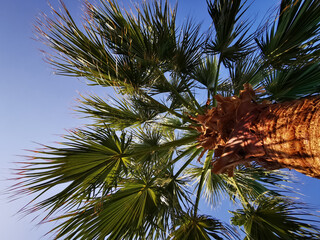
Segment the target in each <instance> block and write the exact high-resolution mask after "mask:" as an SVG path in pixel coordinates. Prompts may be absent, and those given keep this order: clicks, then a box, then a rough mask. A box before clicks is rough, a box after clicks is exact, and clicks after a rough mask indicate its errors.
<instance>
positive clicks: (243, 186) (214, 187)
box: [186, 166, 289, 204]
mask: <svg viewBox="0 0 320 240" xmlns="http://www.w3.org/2000/svg"><path fill="white" fill-rule="evenodd" d="M201 171H202V168H190V169H188V170H187V171H186V173H187V174H188V175H190V177H191V178H192V179H193V180H194V181H195V184H199V179H200V176H201ZM286 179H287V180H286ZM284 181H289V176H288V175H286V174H285V173H282V172H279V171H266V170H264V169H261V168H258V167H250V168H248V167H246V168H244V167H241V166H240V167H239V168H238V169H235V171H234V176H233V177H228V176H227V175H225V174H219V175H217V174H214V173H213V172H212V171H211V169H208V170H207V171H206V174H205V178H204V187H203V196H204V197H205V199H206V200H207V201H208V202H210V203H211V204H218V203H219V202H221V200H222V199H223V198H224V197H225V196H226V195H227V196H229V198H230V199H231V200H233V201H235V200H236V199H239V200H240V201H241V202H243V199H242V198H243V197H244V198H245V199H246V201H249V200H254V199H255V198H257V197H258V196H259V195H261V194H263V193H265V192H269V194H272V195H279V193H280V192H281V191H283V192H285V191H288V190H289V189H288V188H287V187H286V186H285V185H284V184H283V183H281V182H284ZM270 189H273V190H274V191H270ZM239 191H240V192H239ZM244 204H245V203H244Z"/></svg>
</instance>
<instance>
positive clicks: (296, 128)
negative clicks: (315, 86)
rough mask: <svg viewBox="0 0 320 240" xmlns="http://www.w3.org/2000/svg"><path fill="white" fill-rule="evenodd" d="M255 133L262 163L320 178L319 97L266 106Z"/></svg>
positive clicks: (260, 115)
mask: <svg viewBox="0 0 320 240" xmlns="http://www.w3.org/2000/svg"><path fill="white" fill-rule="evenodd" d="M256 129H257V134H258V135H259V139H260V140H261V142H262V145H263V148H264V150H265V153H266V158H265V160H264V161H267V162H276V163H278V164H279V165H280V166H282V167H285V168H290V169H295V170H297V171H298V172H301V173H303V174H306V175H308V176H311V177H315V178H320V98H319V97H312V98H304V99H300V100H294V101H290V102H284V103H280V104H272V105H269V106H268V107H267V108H266V109H264V110H263V111H262V112H261V113H260V114H259V119H258V122H257V124H256Z"/></svg>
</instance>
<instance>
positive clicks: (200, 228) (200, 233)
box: [169, 213, 239, 240]
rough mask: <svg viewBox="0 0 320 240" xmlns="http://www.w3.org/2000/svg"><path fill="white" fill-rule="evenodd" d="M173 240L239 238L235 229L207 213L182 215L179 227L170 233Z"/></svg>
mask: <svg viewBox="0 0 320 240" xmlns="http://www.w3.org/2000/svg"><path fill="white" fill-rule="evenodd" d="M169 239H172V240H193V239H205V240H210V239H217V240H222V239H239V238H238V237H237V233H236V232H235V230H234V229H232V228H231V227H229V226H228V225H226V224H222V223H221V222H220V221H218V220H216V219H214V218H212V217H209V216H205V215H199V216H190V215H189V214H187V213H186V214H185V215H183V216H181V218H180V220H179V222H178V225H177V229H174V230H173V232H172V233H171V234H170V238H169Z"/></svg>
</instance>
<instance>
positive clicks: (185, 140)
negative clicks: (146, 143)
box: [122, 136, 197, 157]
mask: <svg viewBox="0 0 320 240" xmlns="http://www.w3.org/2000/svg"><path fill="white" fill-rule="evenodd" d="M196 138H197V136H189V137H184V138H180V139H178V140H174V141H170V142H166V143H164V144H161V145H157V146H151V147H148V148H144V149H139V151H138V152H135V153H129V154H122V157H136V156H140V155H141V154H146V153H150V152H155V151H161V150H167V149H168V148H173V147H177V146H181V145H186V144H188V143H190V142H193V141H194V140H195V139H196Z"/></svg>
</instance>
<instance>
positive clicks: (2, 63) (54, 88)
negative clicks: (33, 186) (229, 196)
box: [0, 0, 320, 240]
mask: <svg viewBox="0 0 320 240" xmlns="http://www.w3.org/2000/svg"><path fill="white" fill-rule="evenodd" d="M51 2H52V4H53V5H56V2H57V0H51ZM65 2H66V4H67V6H68V7H69V8H70V9H71V10H72V13H73V14H74V16H75V18H80V16H81V1H80V0H66V1H65ZM119 2H121V1H119ZM132 2H135V1H132ZM172 2H174V1H172ZM277 2H279V0H268V1H265V0H257V1H256V2H255V3H253V5H252V6H251V9H250V11H249V12H248V16H249V17H251V18H253V17H256V18H258V19H260V18H261V17H263V16H264V15H265V13H266V11H267V10H268V9H269V8H270V7H271V6H274V4H275V3H277ZM123 6H126V4H125V3H124V4H123ZM41 11H44V12H46V13H49V8H48V5H47V1H46V0H32V1H22V0H10V1H3V2H2V4H1V8H0V70H1V77H0V83H1V85H0V86H1V87H0V91H1V94H0V114H1V118H0V132H1V137H0V149H1V165H0V193H4V192H5V189H6V188H7V187H8V186H9V185H10V184H11V183H12V182H10V181H8V180H7V179H8V178H11V177H12V174H11V173H12V170H11V169H12V168H15V167H17V165H16V164H14V162H18V161H22V160H23V157H21V156H19V155H26V154H27V152H26V151H25V150H24V149H36V148H37V147H38V145H37V144H36V143H35V142H38V143H43V144H49V145H50V144H51V143H53V142H54V141H59V140H61V138H60V137H59V135H61V134H64V133H65V129H71V128H75V127H81V126H82V125H83V124H84V123H85V122H86V120H83V119H79V116H77V115H76V114H75V113H74V111H73V110H72V108H73V106H75V105H76V102H75V99H76V98H77V97H78V94H79V92H80V93H88V92H95V93H98V94H100V95H102V96H105V95H106V94H107V92H106V89H101V88H98V87H87V86H86V85H85V84H84V81H83V80H80V79H75V78H66V77H61V76H56V75H54V74H53V70H52V69H51V68H50V66H49V65H48V64H46V63H45V62H44V61H43V55H42V54H41V52H40V51H39V49H41V48H43V46H42V45H41V43H39V42H37V41H34V40H32V38H33V24H34V23H35V18H36V17H37V16H38V14H39V12H41ZM187 15H190V16H192V17H193V18H194V19H195V20H197V21H204V22H203V24H204V27H206V26H207V25H208V24H210V20H209V18H208V14H207V10H206V2H205V0H198V1H192V0H180V1H179V10H178V16H179V21H183V20H184V19H185V17H186V16H187ZM296 176H297V177H298V179H299V182H301V184H299V185H295V186H294V188H295V189H298V188H299V189H300V190H301V192H302V193H303V194H304V196H302V198H303V200H304V201H305V202H307V203H309V204H311V205H312V206H313V207H315V209H320V204H319V203H318V202H320V201H319V199H320V184H319V180H316V179H312V178H309V177H305V176H303V175H301V174H296ZM28 200H30V198H23V199H18V200H17V201H14V202H9V200H8V198H7V195H5V194H1V195H0V233H1V239H6V240H37V239H52V238H50V237H43V235H44V234H45V233H46V232H47V231H48V230H49V229H50V227H51V226H52V225H50V224H47V225H41V226H36V223H37V221H34V222H31V220H32V218H33V217H34V216H33V217H30V216H29V217H25V218H22V219H21V215H14V214H15V213H16V212H17V211H18V210H19V209H20V208H21V207H22V206H23V205H24V204H26V203H27V201H28ZM226 207H229V205H227V206H226ZM223 209H224V207H223V206H221V207H220V210H223ZM220 210H219V211H214V214H215V215H216V217H217V218H222V219H224V218H225V216H221V214H222V213H221V212H222V211H220ZM204 211H208V212H209V211H211V210H210V208H206V209H205V210H204ZM219 214H220V215H219ZM225 219H226V218H225Z"/></svg>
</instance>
